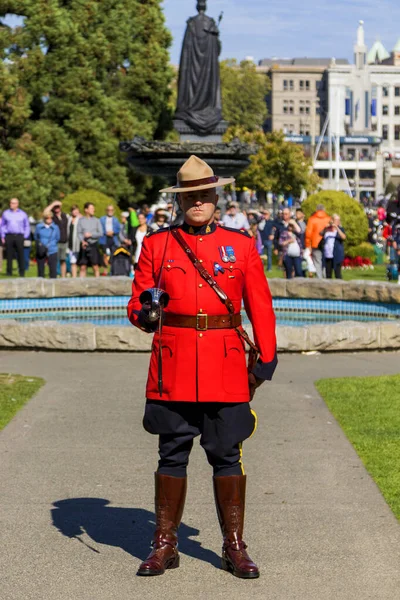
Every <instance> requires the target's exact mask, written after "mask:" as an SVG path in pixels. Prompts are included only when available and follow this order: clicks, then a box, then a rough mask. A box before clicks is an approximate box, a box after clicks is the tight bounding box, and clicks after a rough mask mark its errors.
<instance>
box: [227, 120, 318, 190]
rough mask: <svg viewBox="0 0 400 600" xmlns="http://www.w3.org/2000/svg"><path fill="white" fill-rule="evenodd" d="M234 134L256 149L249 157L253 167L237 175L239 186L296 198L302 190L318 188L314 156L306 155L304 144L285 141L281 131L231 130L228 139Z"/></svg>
mask: <svg viewBox="0 0 400 600" xmlns="http://www.w3.org/2000/svg"><path fill="white" fill-rule="evenodd" d="M235 137H238V138H239V139H241V140H242V141H244V142H247V143H249V144H253V145H254V146H255V147H256V148H257V152H256V153H255V154H253V155H252V156H251V157H250V166H249V167H248V168H247V169H246V170H245V171H244V172H243V173H241V175H239V177H238V180H237V181H238V185H239V186H241V187H243V186H245V187H249V188H256V189H258V190H260V191H264V192H272V193H273V194H285V195H289V194H290V195H292V196H294V197H297V198H298V197H300V195H301V193H302V190H305V191H306V192H312V191H314V190H315V189H316V188H317V187H318V184H319V182H320V179H319V177H318V176H317V175H316V174H315V173H313V172H312V162H311V159H309V158H307V157H306V156H305V155H304V151H303V148H302V147H301V146H299V145H297V144H293V143H292V142H286V141H285V139H284V135H283V133H282V132H280V131H274V132H272V133H264V132H263V131H254V132H246V131H243V130H242V129H239V128H231V129H229V130H228V131H227V135H226V139H227V141H230V140H232V139H234V138H235Z"/></svg>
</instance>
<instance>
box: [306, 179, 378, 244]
mask: <svg viewBox="0 0 400 600" xmlns="http://www.w3.org/2000/svg"><path fill="white" fill-rule="evenodd" d="M318 204H323V206H324V207H325V210H326V212H327V213H328V214H329V215H333V214H338V215H339V216H340V219H341V222H342V225H343V227H344V229H345V231H346V241H345V249H346V251H348V250H349V249H350V248H352V247H354V246H358V245H359V244H361V243H362V242H365V241H366V240H367V237H368V219H367V216H366V214H365V211H364V209H363V207H362V206H361V204H360V203H359V202H357V200H354V198H350V196H348V195H347V194H345V193H344V192H335V191H331V190H321V191H320V192H318V193H317V194H313V195H311V196H309V197H308V198H307V199H306V200H304V202H303V204H302V208H303V211H304V214H305V215H306V218H307V219H308V218H309V217H310V216H311V215H312V213H313V212H315V211H316V209H317V205H318Z"/></svg>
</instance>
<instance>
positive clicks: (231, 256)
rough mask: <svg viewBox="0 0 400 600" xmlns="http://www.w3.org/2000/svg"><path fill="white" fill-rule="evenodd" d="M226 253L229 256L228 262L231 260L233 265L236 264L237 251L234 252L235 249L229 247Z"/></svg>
mask: <svg viewBox="0 0 400 600" xmlns="http://www.w3.org/2000/svg"><path fill="white" fill-rule="evenodd" d="M226 253H227V255H228V260H229V261H230V262H231V263H234V262H236V256H235V251H234V249H233V246H227V247H226Z"/></svg>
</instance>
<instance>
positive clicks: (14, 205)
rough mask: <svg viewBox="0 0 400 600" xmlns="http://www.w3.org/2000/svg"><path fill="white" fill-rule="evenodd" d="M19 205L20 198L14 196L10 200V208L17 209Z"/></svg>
mask: <svg viewBox="0 0 400 600" xmlns="http://www.w3.org/2000/svg"><path fill="white" fill-rule="evenodd" d="M18 206H19V200H18V198H12V199H11V200H10V208H11V210H17V208H18Z"/></svg>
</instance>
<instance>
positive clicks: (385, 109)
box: [382, 104, 389, 117]
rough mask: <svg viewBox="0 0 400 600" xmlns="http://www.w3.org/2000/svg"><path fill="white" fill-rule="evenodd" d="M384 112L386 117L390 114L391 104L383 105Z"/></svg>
mask: <svg viewBox="0 0 400 600" xmlns="http://www.w3.org/2000/svg"><path fill="white" fill-rule="evenodd" d="M382 114H383V115H384V116H386V117H387V116H388V114H389V106H388V105H387V104H384V105H383V106H382Z"/></svg>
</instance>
